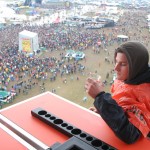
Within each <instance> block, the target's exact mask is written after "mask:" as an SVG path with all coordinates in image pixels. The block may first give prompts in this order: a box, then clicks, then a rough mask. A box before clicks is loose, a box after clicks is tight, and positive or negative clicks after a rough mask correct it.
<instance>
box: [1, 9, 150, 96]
mask: <svg viewBox="0 0 150 150" xmlns="http://www.w3.org/2000/svg"><path fill="white" fill-rule="evenodd" d="M145 15H146V12H143V11H142V12H141V14H139V13H138V12H136V11H135V12H134V11H133V12H125V13H124V15H123V17H121V18H120V20H119V22H118V23H117V25H116V26H115V27H111V28H102V29H99V30H91V29H88V30H86V29H84V28H83V27H78V26H77V27H68V26H66V25H65V24H63V23H58V24H49V25H42V26H39V25H34V26H33V25H30V23H25V24H22V25H10V26H8V27H6V28H4V29H2V30H0V35H1V36H0V81H1V86H5V87H9V90H10V89H11V88H12V89H14V90H16V91H17V92H18V93H20V92H21V91H22V92H23V93H26V94H27V93H28V91H29V90H30V89H31V88H32V87H34V85H39V87H41V88H40V90H41V91H44V85H43V84H44V80H45V79H49V80H50V81H55V80H56V79H57V77H58V76H59V77H62V78H63V77H64V78H68V76H67V75H69V74H70V75H71V74H75V73H77V72H79V73H81V74H84V73H85V70H86V66H84V65H83V61H77V60H70V59H66V58H65V54H66V50H68V49H73V50H79V51H84V52H86V51H87V50H90V51H93V53H96V54H97V53H101V51H105V52H106V58H107V60H108V61H107V62H109V63H110V61H109V57H111V56H109V55H110V52H109V51H108V49H109V47H110V46H113V45H119V44H121V43H122V42H124V41H122V40H120V39H118V38H117V35H118V34H120V33H121V34H125V35H127V36H128V37H129V40H131V39H132V40H138V41H141V42H142V43H144V44H145V45H146V46H149V45H148V44H149V42H148V39H149V36H147V35H144V34H143V33H142V32H143V31H145V30H146V28H147V27H146V19H145V18H143V16H145ZM133 26H134V31H130V30H128V29H130V28H132V27H133ZM23 30H28V31H31V32H36V33H38V38H39V45H40V47H45V48H46V50H47V51H48V52H49V53H51V52H54V51H55V52H57V53H59V58H56V57H53V56H47V57H41V56H42V55H40V54H41V53H42V52H41V53H40V54H37V55H33V56H32V57H30V56H28V55H26V54H25V53H22V52H19V50H18V49H19V44H18V43H19V33H20V32H21V31H23ZM99 42H100V44H99ZM85 61H86V57H85ZM112 63H113V62H112ZM95 70H96V69H95ZM111 71H112V70H110V72H111ZM69 77H70V76H69ZM108 77H109V72H108V73H107V78H108ZM77 79H79V77H78V78H77ZM39 81H42V83H40V84H38V83H39ZM10 85H11V86H10ZM10 87H11V88H10ZM52 90H53V91H55V90H54V89H52Z"/></svg>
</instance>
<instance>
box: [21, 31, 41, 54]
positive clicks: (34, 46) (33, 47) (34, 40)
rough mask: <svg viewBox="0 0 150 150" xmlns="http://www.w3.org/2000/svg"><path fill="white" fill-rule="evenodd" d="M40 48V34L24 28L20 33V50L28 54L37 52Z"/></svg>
mask: <svg viewBox="0 0 150 150" xmlns="http://www.w3.org/2000/svg"><path fill="white" fill-rule="evenodd" d="M38 49H39V43H38V34H37V33H34V32H30V31H27V30H24V31H22V32H20V33H19V51H20V52H21V51H22V52H25V53H27V54H31V53H35V54H36V52H37V50H38Z"/></svg>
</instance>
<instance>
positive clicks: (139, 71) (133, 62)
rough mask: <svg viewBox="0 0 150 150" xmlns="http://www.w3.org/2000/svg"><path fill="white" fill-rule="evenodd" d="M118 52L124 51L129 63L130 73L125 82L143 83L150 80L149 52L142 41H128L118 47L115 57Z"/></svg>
mask: <svg viewBox="0 0 150 150" xmlns="http://www.w3.org/2000/svg"><path fill="white" fill-rule="evenodd" d="M118 52H122V53H124V54H125V55H126V57H127V60H128V63H129V75H128V78H127V79H126V80H125V83H128V84H141V83H144V82H148V83H149V82H150V68H149V66H148V62H149V54H148V50H147V49H146V47H145V46H144V45H143V44H141V43H140V42H126V43H124V44H122V45H121V46H119V47H118V48H117V49H116V51H115V57H116V55H117V53H118Z"/></svg>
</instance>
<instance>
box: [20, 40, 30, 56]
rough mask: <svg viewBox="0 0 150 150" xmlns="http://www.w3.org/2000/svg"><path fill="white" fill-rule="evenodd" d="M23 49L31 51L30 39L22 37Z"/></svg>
mask: <svg viewBox="0 0 150 150" xmlns="http://www.w3.org/2000/svg"><path fill="white" fill-rule="evenodd" d="M22 51H23V52H27V53H31V41H30V39H22Z"/></svg>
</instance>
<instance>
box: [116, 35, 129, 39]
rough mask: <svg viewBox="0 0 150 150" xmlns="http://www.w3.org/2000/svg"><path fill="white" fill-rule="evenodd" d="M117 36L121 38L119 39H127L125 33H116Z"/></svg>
mask: <svg viewBox="0 0 150 150" xmlns="http://www.w3.org/2000/svg"><path fill="white" fill-rule="evenodd" d="M117 37H118V38H121V39H128V36H126V35H117Z"/></svg>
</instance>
